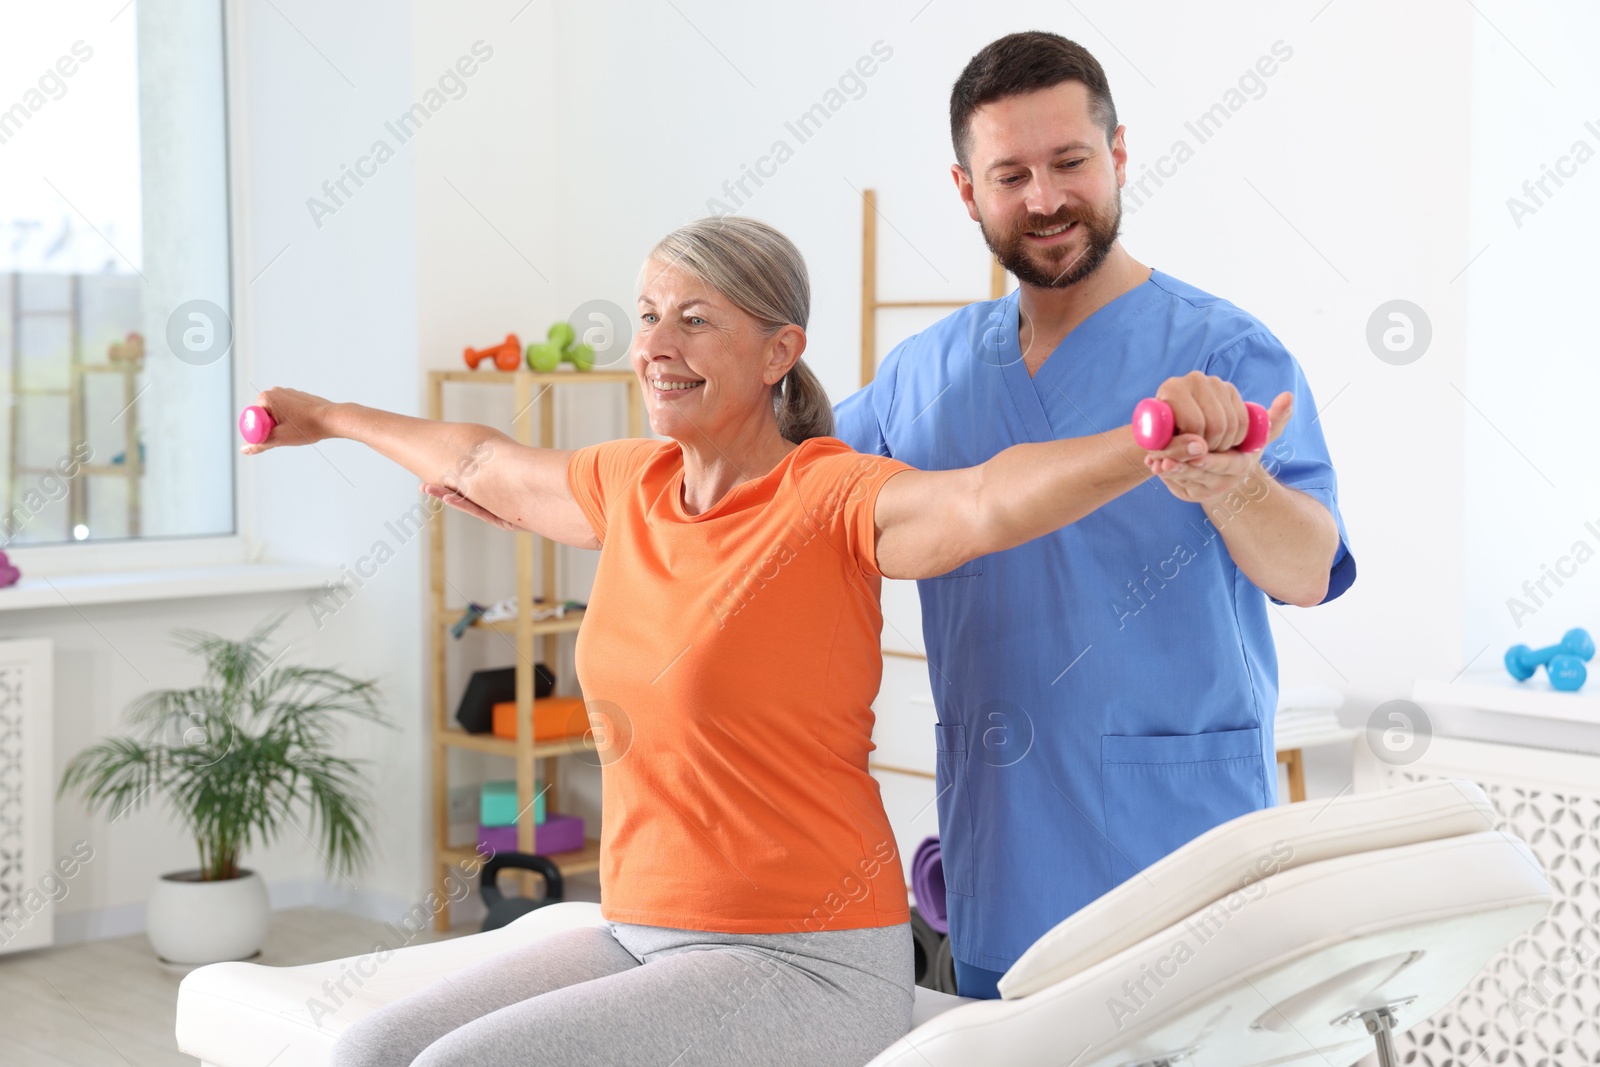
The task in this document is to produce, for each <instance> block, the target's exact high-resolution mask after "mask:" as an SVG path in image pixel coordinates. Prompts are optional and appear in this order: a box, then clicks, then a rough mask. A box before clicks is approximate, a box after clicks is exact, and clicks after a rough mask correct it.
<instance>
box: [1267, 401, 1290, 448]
mask: <svg viewBox="0 0 1600 1067" xmlns="http://www.w3.org/2000/svg"><path fill="white" fill-rule="evenodd" d="M1293 417H1294V394H1293V393H1279V394H1278V395H1277V397H1276V398H1274V399H1273V401H1272V406H1271V407H1270V408H1268V409H1267V443H1268V444H1271V443H1272V442H1273V441H1276V440H1277V439H1278V437H1279V435H1280V434H1282V433H1283V428H1284V427H1285V426H1287V425H1289V420H1290V419H1291V418H1293Z"/></svg>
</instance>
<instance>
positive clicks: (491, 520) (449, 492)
mask: <svg viewBox="0 0 1600 1067" xmlns="http://www.w3.org/2000/svg"><path fill="white" fill-rule="evenodd" d="M422 491H423V492H424V493H427V494H428V495H429V496H432V497H438V498H439V499H440V500H443V501H444V502H445V503H446V504H449V505H450V506H451V507H453V508H455V509H456V510H457V511H461V512H465V513H466V514H468V515H471V516H472V517H473V518H475V519H482V520H483V521H484V522H486V523H488V524H489V525H491V526H498V527H500V529H502V530H515V529H518V527H517V526H516V524H515V523H511V522H507V521H506V520H505V519H502V518H501V517H500V516H498V515H496V514H495V513H494V512H492V511H490V510H489V509H488V508H485V507H484V506H483V505H481V504H478V503H477V502H475V501H472V500H468V499H467V498H466V497H464V496H462V495H461V494H460V493H459V492H457V491H456V490H454V489H452V488H450V487H449V486H448V485H439V484H437V483H434V482H425V483H423V486H422Z"/></svg>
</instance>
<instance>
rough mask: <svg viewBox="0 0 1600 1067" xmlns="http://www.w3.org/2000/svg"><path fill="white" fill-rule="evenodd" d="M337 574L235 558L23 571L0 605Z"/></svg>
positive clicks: (226, 589) (269, 585)
mask: <svg viewBox="0 0 1600 1067" xmlns="http://www.w3.org/2000/svg"><path fill="white" fill-rule="evenodd" d="M335 576H336V575H335V569H334V568H333V567H329V566H325V565H318V564H308V563H231V564H224V565H219V566H211V567H173V568H149V569H146V570H139V571H109V572H106V573H102V574H71V575H67V574H63V575H56V576H55V577H51V578H29V577H28V576H27V575H26V574H24V575H23V577H22V579H21V580H20V581H18V582H17V584H16V585H13V586H9V587H7V588H5V589H0V611H26V610H28V609H32V608H65V607H74V608H78V607H85V606H88V605H91V604H123V603H129V602H134V601H146V600H181V599H183V598H185V597H209V596H228V595H234V594H240V593H278V592H284V591H287V590H296V589H319V588H321V587H322V584H323V583H324V582H327V581H331V580H332V579H333V578H334V577H335Z"/></svg>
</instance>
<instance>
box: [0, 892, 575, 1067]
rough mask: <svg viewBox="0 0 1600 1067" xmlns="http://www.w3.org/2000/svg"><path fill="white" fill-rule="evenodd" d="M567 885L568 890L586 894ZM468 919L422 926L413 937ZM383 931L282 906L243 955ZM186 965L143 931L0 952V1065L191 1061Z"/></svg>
mask: <svg viewBox="0 0 1600 1067" xmlns="http://www.w3.org/2000/svg"><path fill="white" fill-rule="evenodd" d="M507 884H508V886H509V884H510V883H509V882H508V883H507ZM572 888H577V887H571V886H569V892H568V893H567V899H569V900H576V899H588V897H587V896H586V895H585V894H583V893H581V892H576V893H575V892H571V891H570V889H572ZM598 898H599V894H598V892H597V891H596V892H595V893H594V894H593V899H598ZM475 929H476V927H475V926H472V925H460V926H458V927H457V928H456V929H454V930H452V931H451V932H450V933H449V934H442V935H441V934H435V933H434V932H433V931H432V930H427V931H424V932H423V933H422V934H419V935H418V937H417V941H416V943H418V944H421V943H423V942H425V941H435V940H438V939H439V938H441V937H453V936H458V935H460V934H469V933H473V932H475ZM383 932H384V924H383V923H381V922H377V921H374V920H371V919H363V918H357V917H355V916H351V915H344V914H341V913H339V912H333V911H326V910H323V909H321V908H311V907H306V908H285V909H283V910H282V911H275V912H273V913H272V925H271V927H270V928H269V930H268V932H267V939H266V942H265V943H264V944H263V945H262V947H261V954H260V955H259V956H256V957H255V958H254V959H252V960H251V961H250V962H251V963H262V964H266V965H268V966H274V967H283V966H292V965H295V964H301V963H314V962H316V961H318V960H330V959H338V958H340V957H341V956H356V955H360V954H361V953H363V952H366V951H367V950H368V949H370V948H371V947H372V944H373V942H374V941H375V940H376V939H377V938H378V937H379V936H380V935H381V934H382V933H383ZM191 969H192V968H189V967H176V966H172V965H170V964H164V963H162V962H161V961H160V960H158V959H157V958H156V955H155V953H154V952H153V951H152V950H151V948H150V942H149V941H148V940H146V939H145V936H144V935H143V934H134V935H132V936H130V937H119V938H113V939H109V940H105V941H89V942H84V943H82V944H76V945H64V946H62V947H59V948H45V949H36V950H33V951H30V952H19V953H16V954H15V955H8V956H0V1005H3V1007H0V1067H195V1065H196V1064H198V1063H199V1062H200V1061H199V1060H197V1059H195V1058H194V1057H192V1056H185V1055H183V1054H181V1053H180V1052H178V1047H177V1042H176V1040H175V1039H174V1037H173V1027H174V1025H175V1022H176V1019H177V1003H178V983H179V982H181V981H182V980H183V976H184V975H185V974H187V973H188V972H189V971H190V970H191ZM274 1067H288V1065H274Z"/></svg>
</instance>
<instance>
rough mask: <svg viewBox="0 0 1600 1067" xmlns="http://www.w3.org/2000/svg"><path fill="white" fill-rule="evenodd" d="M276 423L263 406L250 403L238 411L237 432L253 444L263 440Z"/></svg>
mask: <svg viewBox="0 0 1600 1067" xmlns="http://www.w3.org/2000/svg"><path fill="white" fill-rule="evenodd" d="M276 425H278V422H277V420H276V419H274V418H273V417H272V416H271V415H269V414H267V409H266V408H264V407H258V406H256V405H254V404H252V405H250V406H249V407H247V408H245V409H244V410H243V411H241V412H240V413H239V434H240V436H242V437H243V438H244V439H245V440H246V441H249V442H250V443H251V444H253V445H259V444H260V443H261V442H262V441H265V440H266V439H267V435H268V434H270V433H271V432H272V428H273V427H274V426H276Z"/></svg>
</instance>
